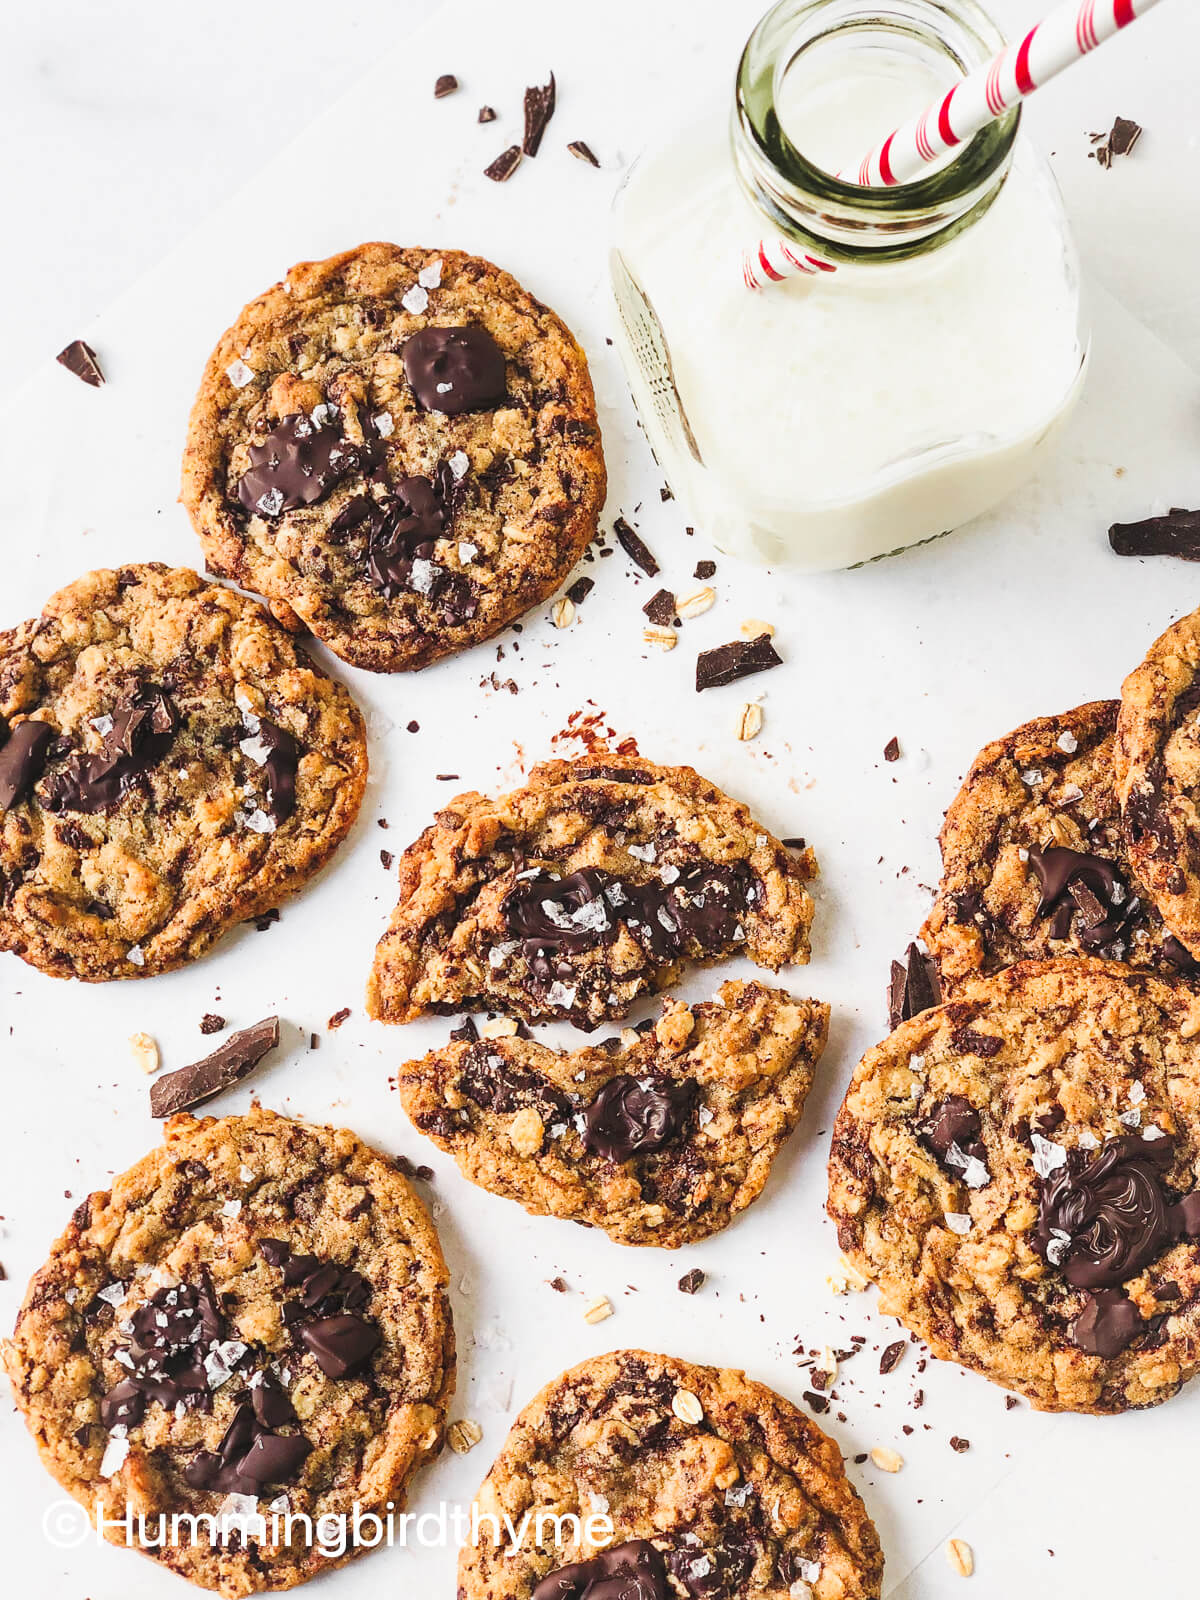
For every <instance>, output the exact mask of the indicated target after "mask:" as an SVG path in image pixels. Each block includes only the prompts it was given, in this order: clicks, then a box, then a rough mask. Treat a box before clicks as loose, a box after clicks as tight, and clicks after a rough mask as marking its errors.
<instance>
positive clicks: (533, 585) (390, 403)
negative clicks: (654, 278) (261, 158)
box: [183, 243, 605, 672]
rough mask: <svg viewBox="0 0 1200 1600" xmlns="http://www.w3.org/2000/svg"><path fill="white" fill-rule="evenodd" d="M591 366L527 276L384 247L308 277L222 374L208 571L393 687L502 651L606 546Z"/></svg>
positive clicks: (215, 401)
mask: <svg viewBox="0 0 1200 1600" xmlns="http://www.w3.org/2000/svg"><path fill="white" fill-rule="evenodd" d="M604 495H605V469H604V456H603V452H602V450H601V445H600V432H599V428H598V426H597V422H596V407H595V401H594V399H593V396H592V384H591V379H590V377H589V375H588V366H587V360H586V358H585V356H584V353H583V351H582V350H581V349H580V347H579V345H578V344H577V343H576V341H575V340H574V339H573V338H572V336H571V334H570V332H569V331H568V330H567V328H566V327H565V326H564V325H563V323H562V322H561V321H560V320H559V318H558V317H556V316H555V315H554V313H553V312H552V311H550V310H548V309H547V308H546V307H545V306H544V305H542V304H541V303H540V302H539V301H537V300H535V299H534V298H533V296H532V295H530V294H528V293H527V292H526V291H525V290H524V289H523V288H522V287H521V286H520V284H518V283H517V282H516V280H515V279H513V278H511V277H510V276H509V275H508V273H506V272H502V271H501V270H500V269H499V268H498V267H495V266H493V265H492V264H491V263H490V262H488V261H483V260H480V259H479V258H478V257H476V256H468V255H464V254H463V253H462V252H461V251H459V250H420V249H400V248H398V247H397V246H396V245H391V244H378V243H375V244H364V245H361V246H359V248H358V249H355V250H347V251H346V252H344V253H343V254H342V255H338V256H333V257H332V258H331V259H329V260H328V261H315V262H314V261H308V262H302V263H301V264H300V265H298V266H295V267H293V268H292V270H291V271H290V272H289V273H288V275H287V277H286V278H285V279H284V281H283V282H282V283H280V284H277V285H276V286H275V287H274V288H273V289H269V290H267V292H266V293H265V294H263V295H260V296H259V298H258V299H257V300H253V301H251V303H250V304H249V305H248V306H247V307H246V308H245V309H244V310H243V311H242V313H241V315H240V316H239V317H238V319H237V321H236V322H235V323H234V325H233V326H232V327H231V328H230V329H229V330H228V331H227V332H226V333H225V334H223V335H222V337H221V340H220V342H219V343H218V345H217V348H216V350H215V351H214V352H213V355H212V357H211V359H210V360H209V363H208V366H207V368H206V370H205V374H204V378H203V381H202V382H201V385H200V392H199V395H198V396H197V399H196V403H195V407H194V409H193V411H192V419H191V424H190V427H189V432H188V442H187V450H186V453H185V456H184V465H183V501H184V504H185V505H186V507H187V509H188V511H189V513H190V515H191V518H192V522H193V524H194V526H195V529H196V532H197V533H198V534H199V536H200V540H201V543H202V544H203V546H204V554H205V559H206V561H207V563H208V566H209V568H210V569H211V570H212V571H213V572H216V573H219V574H221V575H223V576H225V577H229V578H233V579H235V580H236V581H237V582H238V583H240V584H242V585H244V586H245V587H246V588H248V589H252V590H254V591H255V592H257V593H258V594H261V595H263V596H264V597H265V598H266V600H267V601H268V603H269V604H270V606H271V609H272V610H273V611H274V612H275V614H276V615H277V616H278V617H280V618H281V619H282V620H283V621H285V622H286V623H288V625H289V626H292V627H295V628H298V629H308V630H309V631H311V632H312V633H314V634H315V635H316V636H317V637H318V638H319V639H321V640H322V642H323V643H325V644H327V645H328V646H329V648H330V649H331V650H333V651H334V652H335V654H337V655H339V656H341V658H342V659H343V660H344V661H348V662H350V663H352V664H353V665H355V666H359V667H366V668H368V669H369V670H371V671H374V672H399V671H404V670H407V669H409V668H412V667H421V666H424V665H426V664H427V663H428V662H430V661H435V660H437V659H438V658H439V657H441V656H446V655H450V654H451V653H453V652H454V651H457V650H461V649H464V648H465V647H466V646H468V645H471V644H474V643H477V642H478V641H480V640H482V639H488V638H490V637H491V636H492V635H493V634H495V633H497V632H499V630H500V629H501V628H503V627H505V626H506V625H507V624H508V623H510V622H512V621H513V620H514V619H515V618H517V617H519V616H521V615H522V613H524V612H525V611H528V610H529V608H530V607H531V606H534V605H537V604H538V602H539V601H541V600H544V599H546V598H548V596H549V595H551V594H552V593H553V592H554V590H555V589H557V588H558V587H559V585H560V584H561V583H562V581H563V579H565V578H566V576H567V574H568V573H569V572H570V570H571V568H572V567H573V566H574V565H575V563H576V562H577V561H578V560H579V558H580V556H581V555H582V554H583V552H584V550H585V549H586V548H587V546H588V544H589V543H590V542H591V540H592V539H594V538H595V535H596V526H597V518H598V516H599V513H600V508H601V507H602V505H603V503H604Z"/></svg>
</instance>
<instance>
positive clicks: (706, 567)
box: [692, 561, 717, 578]
mask: <svg viewBox="0 0 1200 1600" xmlns="http://www.w3.org/2000/svg"><path fill="white" fill-rule="evenodd" d="M716 570H717V563H716V562H715V561H697V563H696V570H695V572H694V573H693V574H692V576H693V577H694V578H711V577H712V575H713V574H714V573H715V572H716Z"/></svg>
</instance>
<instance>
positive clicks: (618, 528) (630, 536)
mask: <svg viewBox="0 0 1200 1600" xmlns="http://www.w3.org/2000/svg"><path fill="white" fill-rule="evenodd" d="M613 532H614V533H615V534H616V536H617V542H618V544H619V545H620V546H621V549H622V550H624V552H625V554H626V555H627V556H628V557H629V559H630V560H631V561H632V562H633V563H634V565H635V566H639V567H641V569H642V571H643V572H644V573H645V574H646V576H647V577H648V578H657V576H658V574H659V570H660V569H659V565H658V562H657V561H656V560H655V559H654V557H653V556H652V555H651V554H650V552H649V550H648V549H647V548H646V546H645V545H644V544H643V542H642V540H641V539H640V538H639V537H638V534H637V532H636V530H635V529H633V528H631V527H630V525H629V523H628V522H626V520H625V518H624V517H618V518H617V520H616V521H615V522H614V523H613ZM601 554H603V552H601Z"/></svg>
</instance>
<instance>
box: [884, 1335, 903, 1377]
mask: <svg viewBox="0 0 1200 1600" xmlns="http://www.w3.org/2000/svg"><path fill="white" fill-rule="evenodd" d="M905 1348H906V1347H905V1343H904V1340H903V1339H897V1340H896V1342H895V1344H889V1345H888V1347H887V1349H886V1350H885V1351H884V1352H883V1354H882V1355H881V1356H880V1358H879V1371H880V1373H881V1374H882V1376H883V1377H885V1378H886V1377H887V1375H888V1373H889V1372H894V1371H895V1370H896V1367H897V1366H898V1365H899V1362H900V1358H901V1356H903V1354H904V1351H905Z"/></svg>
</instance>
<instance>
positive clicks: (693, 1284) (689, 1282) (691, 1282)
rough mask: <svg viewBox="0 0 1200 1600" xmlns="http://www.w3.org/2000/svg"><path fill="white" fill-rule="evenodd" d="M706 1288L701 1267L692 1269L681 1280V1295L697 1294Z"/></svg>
mask: <svg viewBox="0 0 1200 1600" xmlns="http://www.w3.org/2000/svg"><path fill="white" fill-rule="evenodd" d="M703 1287H704V1274H703V1272H701V1270H700V1268H699V1267H692V1268H691V1269H690V1271H688V1272H685V1273H684V1275H683V1277H682V1278H680V1280H679V1292H680V1294H696V1293H697V1292H698V1291H699V1290H700V1289H702V1288H703Z"/></svg>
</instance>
